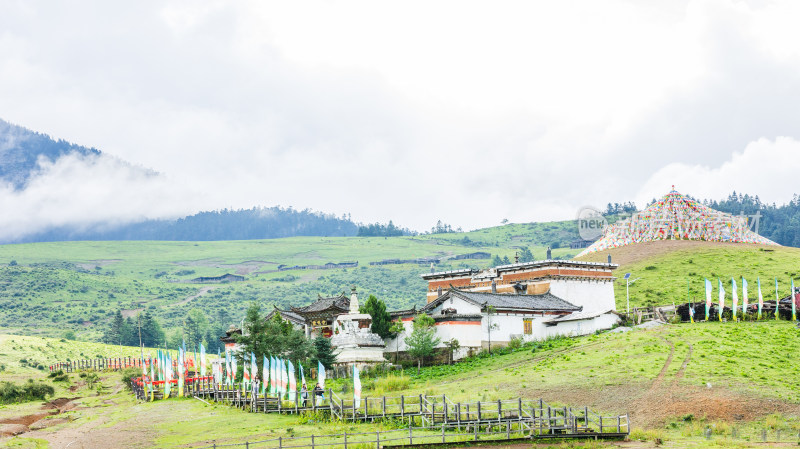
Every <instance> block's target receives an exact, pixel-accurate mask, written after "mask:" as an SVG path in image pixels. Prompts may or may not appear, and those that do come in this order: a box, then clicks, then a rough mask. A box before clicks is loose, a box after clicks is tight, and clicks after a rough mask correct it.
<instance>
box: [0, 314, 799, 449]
mask: <svg viewBox="0 0 800 449" xmlns="http://www.w3.org/2000/svg"><path fill="white" fill-rule="evenodd" d="M799 337H800V331H799V330H798V329H797V328H796V327H795V326H794V324H793V323H790V322H785V321H782V322H774V321H765V322H757V323H753V322H747V323H718V322H713V323H696V324H680V325H664V326H660V327H657V328H654V329H650V330H644V329H636V330H633V331H630V332H624V333H609V332H607V333H603V334H598V335H592V336H586V337H580V338H574V339H554V340H548V341H544V342H534V343H530V344H525V345H522V346H520V347H518V348H516V349H514V350H501V351H498V352H497V353H496V354H495V355H493V356H480V357H474V358H470V359H467V360H465V361H464V362H461V363H457V364H455V365H452V366H446V365H444V366H434V367H424V368H423V369H422V371H421V373H420V374H419V375H418V374H416V370H408V371H406V372H405V373H402V372H400V373H394V374H390V376H391V377H389V378H384V377H378V378H373V377H369V376H365V377H364V379H363V385H364V393H363V394H364V395H365V396H369V397H378V396H381V395H390V396H397V395H400V394H404V395H417V394H429V395H437V394H447V396H448V397H449V398H451V399H453V400H456V401H475V400H485V401H492V400H497V399H512V398H517V397H523V398H528V399H538V398H540V397H541V398H544V399H545V400H546V401H547V402H548V403H550V404H551V405H554V406H574V407H580V406H588V407H590V408H592V409H594V410H596V411H598V412H602V413H603V414H605V415H611V414H626V413H627V414H629V415H630V416H631V420H632V424H633V426H634V429H635V430H634V432H633V434H632V437H633V438H635V439H643V440H650V443H648V444H652V441H654V440H656V439H661V440H662V443H664V444H665V445H666V446H667V447H694V446H695V445H697V444H701V445H702V444H703V442H704V441H705V440H704V438H705V437H704V432H705V430H706V429H713V437H714V441H715V442H714V444H715V445H722V446H723V447H724V446H726V445H728V444H730V445H732V447H750V446H749V443H748V442H747V441H739V440H735V439H734V437H735V436H736V435H737V434H738V435H739V436H741V434H748V435H752V438H751V440H752V442H754V443H755V442H757V436H758V435H760V432H762V431H764V430H765V429H766V430H768V431H769V432H771V433H770V435H774V433H775V432H776V431H777V430H780V431H782V432H783V433H784V435H792V432H794V434H795V435H796V434H797V431H799V430H800V426H798V422H800V385H799V384H798V383H797V382H796V381H795V379H797V378H798V377H800V365H798V364H797V363H794V358H795V355H796V354H798V353H799V352H800V338H799ZM0 344H2V348H3V349H2V353H0V364H2V365H4V366H5V367H6V368H5V369H6V371H4V372H3V377H4V379H10V380H13V381H18V382H21V381H23V380H24V379H27V378H34V379H37V380H39V379H42V380H44V381H45V382H50V383H52V384H53V385H54V386H56V389H57V392H56V395H55V396H56V397H70V398H72V397H79V398H80V399H78V400H77V401H78V403H79V404H80V407H77V408H75V409H73V410H70V411H67V412H65V413H62V414H61V415H58V417H61V418H66V419H67V421H65V422H62V423H59V424H57V425H54V426H52V427H48V428H46V429H43V430H35V431H32V432H28V433H26V434H23V435H20V436H19V437H17V438H6V439H0V447H2V446H6V447H37V446H35V444H39V445H40V446H38V447H60V446H58V444H57V443H58V442H61V441H64V439H63V438H66V437H64V435H72V434H74V433H75V432H81V435H85V436H86V437H87V438H97V439H101V440H102V438H114V437H115V435H116V436H117V438H121V439H119V440H117V441H119V442H120V444H122V445H129V446H146V447H175V446H183V447H193V446H202V445H210V444H211V443H212V442H216V443H217V444H228V443H237V442H244V441H258V440H264V439H271V438H277V437H284V438H285V437H290V436H308V435H312V434H314V435H324V434H335V433H342V432H344V431H347V432H374V431H375V430H387V429H392V428H397V427H398V426H399V427H402V425H401V424H399V423H392V422H386V423H382V424H381V423H378V424H353V423H341V422H330V421H328V420H326V419H324V418H323V417H321V416H305V417H291V416H275V415H272V414H269V415H264V414H251V413H247V412H244V411H242V410H238V409H234V408H231V407H228V406H225V405H220V404H212V405H206V404H204V403H203V402H201V401H198V400H196V399H189V398H186V399H170V400H162V401H156V402H155V403H140V402H138V401H136V400H134V399H133V397H132V396H131V394H130V393H129V392H127V391H126V390H125V389H123V388H122V387H121V377H120V375H119V373H101V376H100V381H99V383H98V385H95V386H93V387H92V388H89V387H88V386H86V385H82V380H81V378H80V377H79V376H78V375H77V374H71V375H70V376H69V377H70V379H69V381H68V382H66V383H62V382H52V381H50V380H48V379H46V373H45V372H43V371H41V370H39V369H37V368H35V367H32V366H30V365H29V364H27V363H26V364H21V363H19V360H21V359H24V358H28V359H30V358H35V360H36V361H37V362H41V363H44V364H49V363H52V362H54V361H57V360H61V359H64V358H65V356H71V357H73V358H77V357H79V356H81V354H83V355H86V354H95V353H97V355H110V356H117V355H136V353H137V352H138V349H137V348H120V347H116V346H109V345H102V344H95V343H84V342H69V341H61V340H58V339H45V338H37V337H19V336H14V335H3V336H0ZM33 354H35V356H34V355H33ZM62 354H63V355H62ZM329 384H330V386H331V387H332V388H334V389H335V391H338V392H340V393H339V394H344V395H346V394H348V393H345V391H351V390H352V386H351V385H350V380H341V379H340V380H332V381H330V382H329ZM68 387H76V388H74V389H68ZM39 407H40V403H38V402H37V403H25V404H11V405H3V406H0V419H6V418H9V417H13V416H19V415H25V414H30V413H34V412H36V411H37V410H38V409H39ZM748 432H749V433H748ZM556 447H563V446H560V445H556ZM570 447H581V446H570ZM592 447H599V446H592Z"/></svg>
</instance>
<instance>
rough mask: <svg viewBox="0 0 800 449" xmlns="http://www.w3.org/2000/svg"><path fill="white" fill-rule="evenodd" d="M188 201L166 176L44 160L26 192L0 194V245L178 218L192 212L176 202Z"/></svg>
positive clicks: (121, 166)
mask: <svg viewBox="0 0 800 449" xmlns="http://www.w3.org/2000/svg"><path fill="white" fill-rule="evenodd" d="M187 196H188V195H187V192H186V189H185V188H183V187H180V186H177V185H176V184H175V183H174V182H171V181H170V180H169V178H167V177H166V176H163V175H159V174H157V173H154V172H152V171H149V170H145V169H142V168H141V167H135V166H132V165H130V164H127V163H124V162H122V161H120V160H119V159H116V158H114V157H111V156H107V155H100V156H96V155H90V156H80V155H77V154H74V153H73V154H71V155H68V156H63V157H61V158H59V159H58V160H57V161H55V162H53V161H51V160H49V159H47V158H44V157H42V158H40V159H39V161H38V170H37V171H36V172H35V174H34V175H33V176H32V177H31V178H30V180H29V182H28V185H27V186H26V188H25V189H24V190H15V189H14V188H13V186H11V185H5V186H3V187H2V188H0V210H2V211H4V213H3V214H0V240H14V239H18V238H19V237H22V236H24V235H26V234H33V233H36V232H40V231H44V230H47V229H48V228H51V227H58V226H65V225H69V226H75V227H76V228H79V229H85V228H89V227H95V226H96V225H97V223H98V222H100V223H105V224H107V225H110V226H111V225H114V224H123V223H129V222H132V221H141V220H142V219H145V218H158V217H176V216H180V215H181V214H182V213H185V212H186V211H188V210H191V209H192V205H189V204H187V205H184V207H181V206H180V201H176V200H181V199H183V198H186V197H187ZM194 206H195V207H196V206H197V205H196V204H195V205H194Z"/></svg>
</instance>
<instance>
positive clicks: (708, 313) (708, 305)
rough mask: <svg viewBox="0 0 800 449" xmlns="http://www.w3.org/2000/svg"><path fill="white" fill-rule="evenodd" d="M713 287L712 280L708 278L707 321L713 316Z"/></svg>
mask: <svg viewBox="0 0 800 449" xmlns="http://www.w3.org/2000/svg"><path fill="white" fill-rule="evenodd" d="M712 289H713V287H712V286H711V281H709V280H708V279H706V321H708V320H709V319H710V317H711V290H712Z"/></svg>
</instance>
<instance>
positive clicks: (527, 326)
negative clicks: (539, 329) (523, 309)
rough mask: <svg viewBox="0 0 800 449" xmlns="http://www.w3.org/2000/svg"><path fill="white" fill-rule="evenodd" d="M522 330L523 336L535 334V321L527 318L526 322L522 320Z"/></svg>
mask: <svg viewBox="0 0 800 449" xmlns="http://www.w3.org/2000/svg"><path fill="white" fill-rule="evenodd" d="M522 328H523V331H522V333H523V334H525V335H531V334H533V320H532V319H530V318H525V319H524V320H522Z"/></svg>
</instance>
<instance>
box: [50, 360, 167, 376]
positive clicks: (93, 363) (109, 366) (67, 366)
mask: <svg viewBox="0 0 800 449" xmlns="http://www.w3.org/2000/svg"><path fill="white" fill-rule="evenodd" d="M142 366H146V367H149V366H150V360H149V359H147V358H146V359H144V360H142V359H140V358H137V357H108V358H96V359H83V360H71V361H69V362H58V363H55V364H53V365H50V372H53V371H59V370H61V371H64V372H66V373H74V372H77V371H81V370H87V369H92V370H96V371H118V370H121V369H125V368H131V367H138V368H141V367H142ZM176 366H177V365H176Z"/></svg>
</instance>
